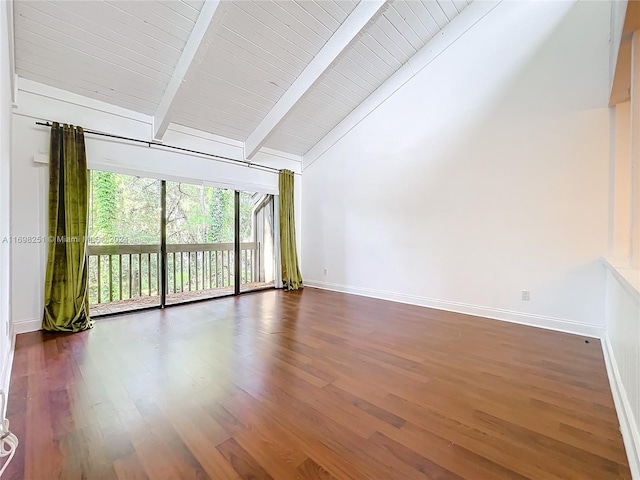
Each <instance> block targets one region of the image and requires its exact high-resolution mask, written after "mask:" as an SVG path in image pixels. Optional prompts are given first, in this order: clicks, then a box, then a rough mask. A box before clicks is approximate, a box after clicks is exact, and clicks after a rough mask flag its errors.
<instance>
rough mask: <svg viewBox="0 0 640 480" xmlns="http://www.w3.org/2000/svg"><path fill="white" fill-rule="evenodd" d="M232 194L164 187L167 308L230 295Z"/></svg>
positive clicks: (171, 184) (203, 188)
mask: <svg viewBox="0 0 640 480" xmlns="http://www.w3.org/2000/svg"><path fill="white" fill-rule="evenodd" d="M233 198H234V192H233V191H232V190H225V189H222V188H215V187H208V186H204V185H194V184H190V183H179V182H167V304H175V303H182V302H188V301H191V300H199V299H204V298H214V297H220V296H224V295H232V294H233V293H234V284H235V278H234V244H233V238H234V205H233Z"/></svg>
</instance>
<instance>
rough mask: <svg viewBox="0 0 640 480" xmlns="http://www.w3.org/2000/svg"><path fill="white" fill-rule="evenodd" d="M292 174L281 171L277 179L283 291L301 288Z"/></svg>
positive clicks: (288, 171) (287, 171) (289, 171)
mask: <svg viewBox="0 0 640 480" xmlns="http://www.w3.org/2000/svg"><path fill="white" fill-rule="evenodd" d="M293 180H294V177H293V172H292V171H291V170H281V171H280V178H279V179H278V187H279V190H280V261H281V263H282V284H283V287H284V289H285V290H298V289H299V288H302V286H303V285H302V276H301V275H300V268H299V267H298V252H297V251H296V224H295V216H294V214H293Z"/></svg>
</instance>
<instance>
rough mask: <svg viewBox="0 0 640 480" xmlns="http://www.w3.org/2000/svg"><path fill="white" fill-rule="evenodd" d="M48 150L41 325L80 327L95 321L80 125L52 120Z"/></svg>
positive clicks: (75, 329) (69, 329)
mask: <svg viewBox="0 0 640 480" xmlns="http://www.w3.org/2000/svg"><path fill="white" fill-rule="evenodd" d="M49 152H50V153H49V209H48V210H49V242H48V245H49V252H48V257H47V271H46V276H45V285H44V315H43V318H42V328H43V329H44V330H48V331H54V332H80V331H83V330H86V329H88V328H91V327H92V326H93V324H92V322H91V319H90V317H89V297H88V282H87V278H88V277H87V274H88V272H87V269H88V262H87V256H86V248H87V216H88V206H89V197H88V192H89V172H88V170H87V157H86V152H85V146H84V132H83V130H82V128H80V127H73V126H70V125H64V126H60V125H59V124H58V123H54V124H53V125H52V126H51V147H50V150H49Z"/></svg>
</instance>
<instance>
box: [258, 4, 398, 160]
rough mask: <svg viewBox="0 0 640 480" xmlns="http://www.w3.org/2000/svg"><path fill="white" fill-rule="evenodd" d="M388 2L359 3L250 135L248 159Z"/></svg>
mask: <svg viewBox="0 0 640 480" xmlns="http://www.w3.org/2000/svg"><path fill="white" fill-rule="evenodd" d="M388 3H389V2H388V0H367V1H363V2H360V3H359V4H358V6H357V7H356V8H355V9H354V10H353V11H352V12H351V14H350V15H349V16H348V17H347V18H346V20H345V21H344V22H343V23H342V25H340V27H339V28H338V30H336V32H335V33H334V34H333V35H332V36H331V38H330V39H329V40H328V41H327V43H326V44H325V45H324V46H323V47H322V49H321V50H320V52H318V54H317V55H316V56H315V57H314V58H313V60H311V62H309V64H308V65H307V66H306V67H305V69H304V70H303V71H302V73H301V74H300V76H299V77H298V78H296V80H295V81H294V82H293V84H292V85H291V86H290V87H289V89H287V91H286V92H285V93H284V94H283V95H282V97H280V100H278V102H277V103H276V104H275V105H274V106H273V108H272V109H271V110H270V111H269V113H267V115H266V116H265V117H264V118H263V119H262V121H261V122H260V123H259V124H258V126H257V127H256V128H255V130H254V131H253V132H251V134H250V135H249V137H248V138H247V140H246V142H245V156H246V158H248V159H250V158H252V157H253V156H254V155H255V154H256V153H257V152H258V150H260V148H261V147H262V145H264V143H265V142H266V141H267V139H268V138H269V135H271V134H272V133H273V131H274V130H275V129H276V128H277V127H278V125H279V124H280V122H281V121H282V120H283V119H284V117H285V116H286V115H287V114H288V113H289V112H290V111H291V109H292V108H294V107H295V105H296V104H297V103H298V101H299V100H300V99H301V98H302V97H303V96H304V94H305V93H307V92H308V91H309V89H310V88H311V87H312V86H313V85H314V84H315V82H316V81H317V80H318V79H319V78H320V77H321V76H322V75H323V74H324V73H325V72H326V71H327V70H328V69H329V68H330V67H331V65H332V64H333V63H334V62H336V60H338V59H339V58H340V56H341V55H342V54H343V52H345V51H346V50H347V48H348V47H349V46H350V45H351V44H352V43H353V41H354V40H356V39H357V38H358V36H359V35H360V32H362V30H363V29H364V28H365V27H366V26H367V25H368V24H369V23H370V22H371V21H373V19H374V18H375V17H376V16H377V15H378V13H379V12H380V11H383V10H384V9H385V8H386V6H387V4H388Z"/></svg>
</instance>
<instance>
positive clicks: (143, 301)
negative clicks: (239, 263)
mask: <svg viewBox="0 0 640 480" xmlns="http://www.w3.org/2000/svg"><path fill="white" fill-rule="evenodd" d="M234 288H235V287H234V286H233V285H231V286H228V287H219V288H211V289H205V290H194V291H192V292H189V291H186V292H178V293H170V294H169V295H167V305H175V304H179V303H187V302H191V301H193V300H207V299H214V298H220V297H226V296H228V295H233V292H234ZM266 288H273V282H271V283H264V282H252V283H245V284H242V285H241V286H240V291H241V292H250V291H254V290H262V289H266ZM158 305H160V297H159V296H158V295H151V296H141V297H134V298H128V299H126V300H118V301H115V302H106V303H97V304H94V305H91V306H90V307H89V313H90V314H91V316H92V317H94V316H100V315H112V314H114V313H124V312H131V311H135V310H141V309H144V308H149V307H157V306H158Z"/></svg>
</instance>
